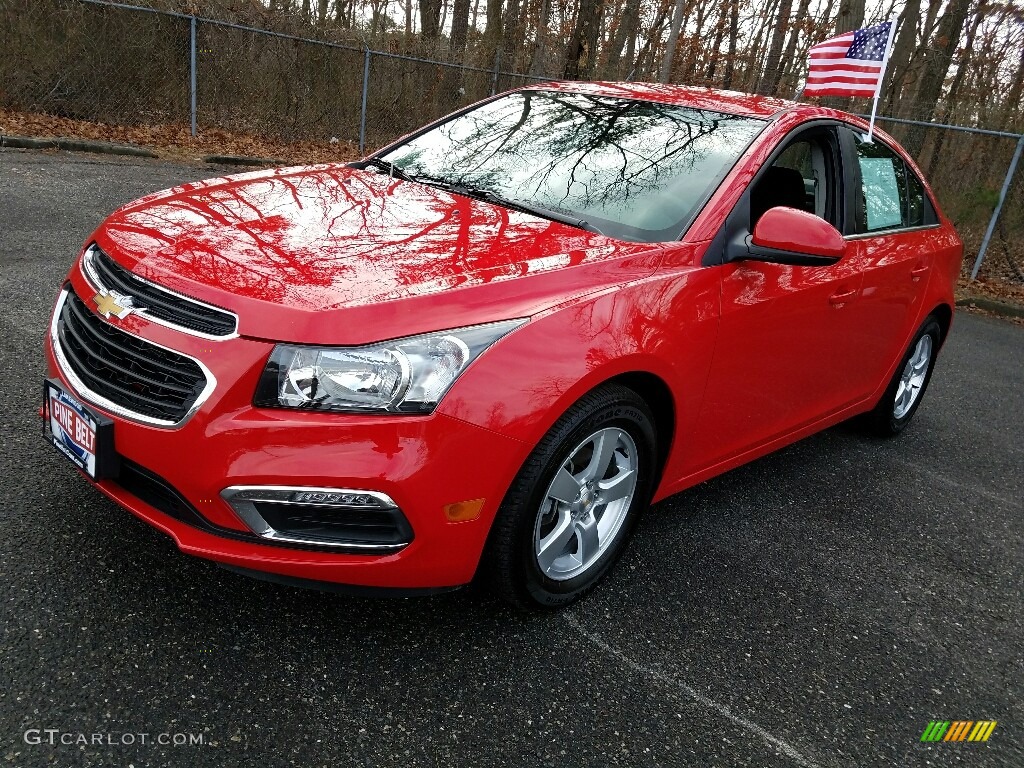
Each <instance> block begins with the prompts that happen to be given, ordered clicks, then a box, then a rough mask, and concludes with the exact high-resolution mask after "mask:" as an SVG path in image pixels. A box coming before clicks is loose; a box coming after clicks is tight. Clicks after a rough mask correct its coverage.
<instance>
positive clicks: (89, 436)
mask: <svg viewBox="0 0 1024 768" xmlns="http://www.w3.org/2000/svg"><path fill="white" fill-rule="evenodd" d="M43 408H44V413H45V415H46V424H45V426H46V429H45V431H46V432H47V433H48V435H49V437H50V440H51V441H52V442H53V444H54V445H55V446H56V447H57V450H58V451H60V452H61V453H63V454H64V456H66V457H67V458H68V459H69V460H70V461H71V463H72V464H74V465H75V466H76V467H78V468H79V469H80V470H82V471H83V472H85V473H86V474H87V475H89V477H91V478H92V479H93V480H98V479H101V478H103V477H106V476H108V475H109V474H110V471H109V470H110V467H111V465H112V463H113V462H115V461H116V458H117V457H116V454H114V450H113V429H114V425H113V422H112V421H111V420H110V419H108V418H106V417H104V416H102V415H100V414H98V413H94V412H93V411H92V410H91V409H90V408H88V407H86V406H85V405H83V404H82V403H81V402H80V401H79V400H78V399H77V398H76V397H74V396H73V395H71V394H70V393H69V392H68V391H67V390H66V389H64V388H63V387H62V386H60V384H58V383H56V382H55V381H53V380H47V381H46V382H45V384H44V385H43Z"/></svg>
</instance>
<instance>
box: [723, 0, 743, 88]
mask: <svg viewBox="0 0 1024 768" xmlns="http://www.w3.org/2000/svg"><path fill="white" fill-rule="evenodd" d="M739 21H740V0H732V1H731V2H730V3H729V57H728V58H727V59H726V60H725V77H723V78H722V87H723V88H725V89H726V90H729V89H730V88H732V75H733V71H734V69H735V66H736V35H737V34H738V32H739Z"/></svg>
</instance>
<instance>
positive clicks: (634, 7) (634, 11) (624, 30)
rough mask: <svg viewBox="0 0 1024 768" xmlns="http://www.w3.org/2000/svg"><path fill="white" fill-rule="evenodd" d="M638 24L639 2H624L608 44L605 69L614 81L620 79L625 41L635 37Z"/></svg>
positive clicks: (636, 0)
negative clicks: (620, 15)
mask: <svg viewBox="0 0 1024 768" xmlns="http://www.w3.org/2000/svg"><path fill="white" fill-rule="evenodd" d="M545 1H546V0H545ZM639 23H640V0H626V5H625V7H624V8H623V9H622V18H621V19H619V23H618V25H617V26H616V27H615V31H614V32H613V33H612V39H611V41H610V42H609V43H608V62H607V64H606V65H605V69H606V71H607V72H608V74H609V75H610V76H611V77H613V78H615V79H616V80H617V79H618V78H620V77H622V72H621V71H620V68H621V65H622V49H623V47H624V46H625V45H626V41H627V40H629V39H631V38H634V37H636V29H637V25H638V24H639Z"/></svg>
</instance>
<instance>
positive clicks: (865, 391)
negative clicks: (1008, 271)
mask: <svg viewBox="0 0 1024 768" xmlns="http://www.w3.org/2000/svg"><path fill="white" fill-rule="evenodd" d="M537 87H543V88H549V89H550V88H562V89H569V90H587V91H589V92H593V93H603V94H614V95H630V96H633V97H636V98H643V99H651V100H657V101H670V102H673V103H680V104H688V105H693V106H698V107H706V108H710V109H719V110H722V111H725V112H735V113H740V114H746V115H752V116H760V117H765V118H771V122H770V123H769V124H768V125H767V127H766V128H765V130H764V131H763V132H762V134H761V135H760V136H759V137H758V138H757V139H756V140H755V141H754V143H753V144H752V145H751V146H750V148H749V149H748V150H747V151H746V152H745V153H744V155H743V157H742V158H741V159H740V161H739V162H738V163H737V164H736V166H735V167H734V168H733V169H732V170H731V171H730V172H729V173H728V175H727V177H726V178H725V180H724V181H723V183H722V184H721V185H720V186H719V188H718V189H717V191H716V192H715V193H714V194H713V195H712V197H711V199H710V200H709V202H708V204H707V205H706V206H705V207H704V208H703V210H702V212H701V213H700V215H699V216H698V218H697V219H696V221H695V222H694V223H693V225H692V226H691V227H690V229H689V231H688V232H687V235H686V236H685V238H684V240H683V241H682V242H674V243H662V244H654V245H650V244H637V243H627V242H622V241H617V240H613V239H610V238H607V237H603V236H601V235H597V234H591V233H588V232H584V231H581V230H578V229H574V228H572V227H568V226H565V225H561V224H556V223H552V222H548V221H546V220H542V219H538V218H535V217H532V216H530V215H527V214H521V213H517V212H512V211H508V210H506V209H503V208H500V207H497V206H493V205H490V204H487V203H484V202H478V201H474V200H469V199H467V198H464V197H460V196H458V195H454V194H450V193H447V192H443V191H441V190H438V189H435V188H432V187H427V186H423V185H419V184H413V183H407V182H402V181H398V180H395V179H389V178H388V177H386V176H383V175H379V174H374V173H372V172H366V171H358V170H352V169H349V168H345V167H342V166H338V165H324V166H316V167H311V168H298V169H284V170H274V171H265V172H259V173H251V174H244V175H240V176H233V177H226V178H222V179H213V180H210V181H205V182H200V183H197V184H189V185H186V186H183V187H178V188H175V189H172V190H168V191H166V192H161V193H157V194H155V195H150V196H148V197H146V198H143V199H142V200H140V201H137V202H135V203H132V204H129V205H127V206H125V207H123V208H121V209H119V210H118V211H116V212H115V213H114V214H113V215H112V216H111V217H110V218H109V219H107V220H106V221H105V222H103V224H102V225H101V226H100V227H99V228H98V229H97V231H96V232H95V234H94V236H93V237H92V238H90V241H91V240H95V241H96V242H98V243H99V244H100V246H101V247H102V248H104V249H105V250H106V251H107V252H108V253H109V254H111V255H112V256H113V257H114V258H115V259H117V260H118V261H119V262H120V263H121V264H123V265H124V266H125V267H127V268H129V269H131V270H133V271H135V272H137V273H138V274H140V275H141V276H143V277H146V278H148V279H150V280H152V281H154V282H156V283H159V284H162V285H165V286H167V287H169V288H172V289H175V290H177V291H180V292H182V293H185V294H189V295H192V296H194V297H196V298H198V299H201V300H204V301H207V302H209V303H212V304H216V305H219V306H223V307H225V308H228V309H230V310H232V311H234V312H236V313H237V314H238V315H239V318H240V324H239V333H240V336H239V337H238V338H234V339H230V340H226V341H220V342H209V341H204V340H202V339H199V338H196V337H193V336H187V335H184V334H182V333H179V332H177V331H175V330H173V329H169V328H166V327H164V326H161V325H157V324H155V323H152V322H150V321H148V320H147V319H146V318H144V317H142V316H140V315H138V314H133V315H130V316H128V317H127V318H125V319H124V320H120V321H112V322H114V323H115V324H117V325H118V326H119V327H121V328H123V329H125V330H127V331H129V332H131V333H135V334H138V335H140V336H142V337H145V338H147V339H150V340H151V341H153V342H155V343H157V344H161V345H164V346H166V347H170V348H172V349H175V350H179V351H181V352H183V353H185V354H188V355H192V356H194V357H196V358H198V359H200V360H202V361H203V363H204V364H205V365H206V366H207V367H208V368H209V369H210V370H211V371H212V372H213V374H214V375H215V376H216V378H217V381H218V386H217V388H216V389H215V391H214V392H213V394H212V396H211V397H210V399H209V400H208V401H207V402H206V403H205V404H204V405H203V406H202V407H201V408H200V409H199V411H198V412H197V413H196V414H195V415H194V416H193V417H192V418H191V420H189V421H188V422H187V423H186V424H185V425H184V426H183V427H181V428H179V429H175V430H166V429H158V428H154V427H148V426H144V425H141V424H137V423H133V422H130V421H126V420H125V419H123V418H119V417H117V416H116V415H114V414H107V415H109V416H111V418H113V420H114V423H115V424H114V441H115V445H116V447H117V450H118V451H119V452H120V453H121V454H122V455H124V456H126V457H128V458H130V459H131V460H133V461H135V462H136V463H138V464H141V465H143V466H145V467H148V468H150V469H152V470H153V471H155V472H157V473H159V474H160V475H161V476H163V477H164V478H165V479H166V480H167V481H168V482H170V483H171V484H172V485H173V486H175V488H177V490H178V491H179V492H180V493H181V494H182V495H183V496H184V497H185V498H187V499H188V500H189V501H190V502H191V503H192V505H193V506H195V507H196V508H197V509H198V510H199V511H200V512H201V513H202V514H203V515H204V516H206V517H207V519H208V520H209V521H210V522H212V523H214V524H216V525H219V526H222V527H226V528H231V529H234V530H244V526H243V524H242V523H241V522H240V521H239V519H238V518H237V517H236V516H235V515H234V513H233V511H232V510H231V509H230V508H229V507H228V506H227V505H226V504H225V503H224V502H223V501H222V500H221V499H220V497H219V494H220V491H221V490H222V489H224V488H225V487H227V486H230V485H245V484H294V485H309V486H335V487H351V488H358V489H366V490H375V491H380V492H383V493H387V494H388V495H390V496H391V497H392V498H393V499H394V500H395V501H396V502H397V503H398V505H399V506H400V507H401V508H402V510H403V511H404V512H405V514H406V516H407V517H408V519H409V521H410V523H411V525H412V527H413V529H414V531H415V540H414V541H413V543H412V544H411V545H410V546H409V547H407V548H406V549H404V550H402V551H401V552H400V553H398V554H396V555H390V556H386V557H374V556H359V555H338V554H330V553H323V552H310V551H301V550H292V549H287V548H284V547H279V546H269V545H264V544H257V543H248V542H242V541H238V540H234V539H230V538H226V537H221V536H216V535H213V534H210V533H207V532H204V531H200V530H198V529H196V528H192V527H190V526H189V525H186V524H184V523H181V522H178V521H176V520H174V519H172V518H170V517H168V516H166V515H164V514H162V513H160V512H158V511H157V510H155V509H153V508H151V507H149V506H147V505H146V504H144V503H142V502H141V501H139V500H138V499H136V498H134V497H132V496H131V495H130V494H128V493H126V492H125V491H123V490H122V489H120V488H119V487H118V486H116V485H115V484H114V483H111V482H109V481H103V482H101V483H100V484H99V487H100V489H101V490H102V491H103V492H104V493H106V494H108V495H109V496H111V497H112V498H114V499H115V500H116V501H118V502H119V503H120V504H122V505H124V506H125V507H127V508H128V509H130V510H131V511H132V512H133V513H135V514H136V515H138V516H139V517H141V518H142V519H144V520H146V521H148V522H149V523H151V524H152V525H154V526H156V527H157V528H159V529H161V530H162V531H164V532H165V533H167V534H168V535H170V536H172V537H173V538H174V540H175V541H176V542H177V544H178V546H179V547H180V548H181V549H182V550H183V551H185V552H187V553H189V554H194V555H198V556H201V557H206V558H210V559H213V560H218V561H221V562H225V563H231V564H234V565H238V566H243V567H246V568H252V569H261V570H266V571H271V572H275V573H280V574H286V575H292V576H298V577H303V578H311V579H319V580H326V581H336V582H344V583H350V584H359V585H372V586H384V587H435V586H450V585H457V584H463V583H466V582H467V581H469V580H470V579H471V578H472V576H473V573H474V572H475V570H476V566H477V563H478V561H479V558H480V555H481V552H482V549H483V545H484V542H485V540H486V537H487V533H488V531H489V529H490V525H491V522H492V521H493V519H494V516H495V514H496V512H497V510H498V507H499V505H500V503H501V499H502V497H503V496H504V494H505V492H506V491H507V489H508V487H509V485H510V483H511V482H512V479H513V477H514V476H515V474H516V472H517V471H518V469H519V467H520V466H521V465H522V464H523V462H524V461H525V460H526V458H527V456H528V455H529V453H530V451H531V450H532V448H533V446H534V445H536V444H537V442H538V441H539V440H540V439H541V437H542V436H543V435H544V434H545V433H546V432H547V431H548V430H549V429H550V427H551V425H552V424H554V422H555V421H556V420H557V419H558V418H559V416H560V415H561V414H562V413H564V412H565V410H566V409H567V408H568V407H569V406H570V405H571V404H572V403H573V402H574V401H576V400H577V399H578V398H579V397H581V396H582V395H583V394H584V393H585V392H587V391H588V390H590V389H592V388H594V387H595V386H598V385H600V384H601V383H602V382H606V381H608V380H609V379H611V378H614V377H617V376H622V375H636V374H637V373H640V374H643V375H644V376H645V377H647V379H646V380H647V381H660V382H661V383H662V384H663V386H665V387H666V388H667V390H668V391H669V392H670V393H671V398H672V406H673V412H672V414H671V415H668V414H663V415H662V417H661V419H660V421H659V424H658V427H659V428H660V429H663V430H669V431H671V432H672V435H673V438H672V442H671V448H670V451H669V453H668V456H667V457H666V463H665V468H664V471H663V475H662V479H661V483H660V486H659V489H658V491H657V494H656V498H658V499H660V498H664V497H665V496H667V495H669V494H671V493H674V492H677V491H679V490H682V489H684V488H686V487H689V486H691V485H694V484H696V483H698V482H700V481H702V480H704V479H707V478H708V477H711V476H713V475H715V474H718V473H720V472H723V471H726V470H728V469H730V468H732V467H734V466H737V465H739V464H742V463H744V462H746V461H749V460H751V459H752V458H755V457H757V456H760V455H763V454H765V453H767V452H769V451H771V450H774V449H776V448H778V447H781V446H783V445H785V444H787V443H790V442H793V441H794V440H797V439H799V438H801V437H803V436H805V435H807V434H810V433H811V432H814V431H816V430H818V429H821V428H824V427H826V426H828V425H830V424H833V423H836V422H837V421H839V420H842V419H845V418H847V417H849V416H852V415H854V414H856V413H859V412H863V411H866V410H868V409H870V408H871V407H872V406H873V405H874V403H875V402H876V401H877V399H878V398H879V397H880V395H881V392H882V391H883V389H884V387H885V384H886V383H887V381H888V379H889V377H890V376H891V375H892V372H893V371H894V369H895V367H896V365H897V363H898V361H899V358H900V356H901V355H902V353H903V350H904V349H905V348H906V346H907V343H908V342H909V339H910V337H911V335H912V334H913V333H914V331H915V329H916V328H917V327H918V326H919V325H920V323H921V321H922V319H923V318H924V316H925V315H927V314H928V313H929V312H932V311H934V310H935V309H936V308H937V307H941V306H945V307H949V308H952V307H953V285H954V282H955V279H956V275H957V273H958V271H959V266H960V261H961V258H962V247H961V243H960V240H959V238H958V237H957V235H956V233H955V231H954V230H953V227H952V225H951V224H950V222H949V221H948V219H946V218H945V217H944V216H943V215H942V214H941V212H940V213H939V216H940V224H939V226H938V227H935V228H932V229H924V230H918V231H912V232H903V233H895V234H888V235H882V236H877V237H868V238H848V239H846V240H842V239H841V238H840V240H838V241H837V240H836V238H835V235H836V234H838V233H835V230H831V232H828V231H826V227H828V229H831V227H829V226H828V225H826V224H824V222H822V221H820V220H818V219H816V218H815V217H813V216H810V214H805V213H801V212H799V211H795V210H789V211H786V210H782V211H776V212H773V213H772V214H770V215H766V216H765V217H764V218H763V219H762V223H763V224H764V227H759V229H758V232H757V234H756V236H755V239H757V238H763V239H764V241H765V243H766V244H767V243H771V244H774V247H785V248H791V249H792V250H801V248H800V247H798V246H801V245H803V246H805V247H813V248H814V249H816V250H815V253H821V254H824V253H829V254H833V255H839V254H842V258H841V259H840V260H839V261H838V262H837V263H836V264H834V265H831V266H827V267H817V266H816V267H808V266H784V265H778V264H769V263H764V262H757V261H746V262H734V263H729V264H724V265H719V266H712V267H702V266H701V259H702V257H703V256H704V254H705V252H706V250H707V248H708V244H709V242H710V241H711V240H712V239H713V238H714V236H715V234H716V233H717V232H718V229H719V227H720V226H721V224H722V222H723V220H724V218H725V216H726V215H727V214H728V213H729V212H730V211H731V210H732V208H733V206H734V205H735V204H736V202H737V200H738V199H739V197H740V195H741V194H742V193H743V192H744V191H745V189H746V187H747V185H748V184H749V182H750V180H751V179H752V177H753V176H754V174H755V173H756V172H757V170H758V169H759V168H760V167H761V165H762V164H763V163H764V161H765V160H766V158H767V157H768V155H769V154H770V153H771V151H772V150H773V149H774V148H775V147H776V146H777V145H778V143H779V141H781V140H782V139H783V137H784V136H785V135H786V134H787V133H788V132H789V131H791V130H792V129H793V128H795V127H797V126H799V125H801V124H803V123H805V122H807V121H809V120H813V119H818V118H822V117H825V118H834V119H840V120H844V121H846V122H848V123H849V124H851V125H854V126H857V127H866V125H865V124H864V122H863V121H862V120H860V119H859V118H855V117H852V116H850V115H846V114H845V113H841V112H836V111H834V110H827V109H822V108H818V107H813V106H809V105H797V104H792V103H789V102H781V101H778V100H775V99H768V98H764V97H757V96H747V95H743V94H723V93H718V92H714V91H707V90H704V89H692V88H680V87H675V86H649V85H625V84H558V85H545V86H537ZM876 133H878V135H879V136H880V137H881V138H882V139H883V140H886V141H887V142H889V143H893V142H892V141H891V139H889V138H888V137H886V136H885V135H884V134H883V133H881V132H877V131H876ZM908 160H909V158H908ZM70 280H71V283H72V284H73V286H74V287H75V289H76V290H77V291H78V292H79V293H80V294H81V295H89V291H90V290H91V289H90V286H89V284H88V282H87V281H86V278H85V277H84V275H83V274H82V272H81V270H80V268H79V267H78V266H75V267H74V268H73V269H72V270H71V274H70ZM527 317H528V318H529V319H530V322H529V323H527V324H526V325H524V326H523V327H521V328H519V329H518V330H516V331H515V332H513V333H512V334H510V335H509V336H508V337H506V338H504V339H502V340H501V341H499V342H498V343H496V344H495V345H494V346H493V347H492V348H490V349H489V350H487V351H486V352H485V353H484V354H483V355H482V356H481V357H480V359H479V360H477V361H476V362H475V363H474V364H473V365H472V366H471V367H470V368H469V369H468V370H467V371H466V372H465V373H464V374H463V375H462V376H461V377H460V378H459V379H458V381H457V382H456V383H455V385H454V387H453V388H452V389H451V390H450V392H449V393H448V394H447V396H446V397H445V398H444V399H443V400H442V402H441V404H440V405H439V407H438V408H437V410H436V411H435V413H434V414H433V415H431V416H427V417H422V416H358V415H344V414H330V413H306V412H292V411H285V410H269V409H258V408H253V407H252V405H251V402H252V398H253V394H254V391H255V388H256V382H257V379H258V377H259V375H260V373H261V371H262V369H263V367H264V364H265V362H266V360H267V357H268V355H269V354H270V351H271V349H272V348H273V343H274V342H275V341H284V342H293V343H309V344H338V345H347V344H361V343H368V342H373V341H380V340H384V339H389V338H395V337H399V336H407V335H412V334H417V333H422V332H427V331H435V330H442V329H448V328H456V327H460V326H465V325H471V324H475V323H484V322H490V321H497V320H506V319H510V318H527ZM47 357H48V362H49V370H50V373H51V375H54V376H56V377H58V378H60V379H62V381H63V383H64V385H65V386H68V387H69V388H70V385H69V383H68V382H67V381H66V379H64V377H62V376H61V375H60V372H59V370H58V368H57V366H56V364H55V361H54V358H53V353H52V349H50V345H49V343H48V342H47ZM71 391H72V392H73V391H74V390H73V389H72V390H71ZM96 410H98V411H101V412H102V410H103V409H101V408H96ZM477 499H485V502H484V504H483V507H482V509H481V513H480V515H479V517H477V518H476V519H473V520H467V521H462V522H458V523H451V522H449V521H448V520H447V519H446V513H445V509H446V507H447V506H448V505H452V504H457V503H460V502H464V501H471V500H477Z"/></svg>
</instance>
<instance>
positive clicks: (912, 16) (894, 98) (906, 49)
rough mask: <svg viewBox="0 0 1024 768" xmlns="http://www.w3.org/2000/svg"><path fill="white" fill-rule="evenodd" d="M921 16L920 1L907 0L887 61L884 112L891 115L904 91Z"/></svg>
mask: <svg viewBox="0 0 1024 768" xmlns="http://www.w3.org/2000/svg"><path fill="white" fill-rule="evenodd" d="M920 15H921V0H907V4H906V6H905V7H904V8H903V13H902V15H901V16H900V31H899V33H898V34H897V35H896V42H895V43H894V44H893V48H892V57H891V58H890V59H889V77H888V80H889V84H888V91H887V93H886V94H885V102H884V104H885V105H886V107H887V108H886V111H887V112H888V113H889V114H893V113H894V112H895V111H896V110H895V106H896V104H897V103H899V101H898V100H899V98H900V97H901V95H902V93H903V90H904V78H905V77H906V76H907V70H908V69H909V67H910V56H911V54H912V53H913V52H914V43H915V42H917V41H916V40H915V39H914V38H915V37H916V35H917V20H918V16H920Z"/></svg>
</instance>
